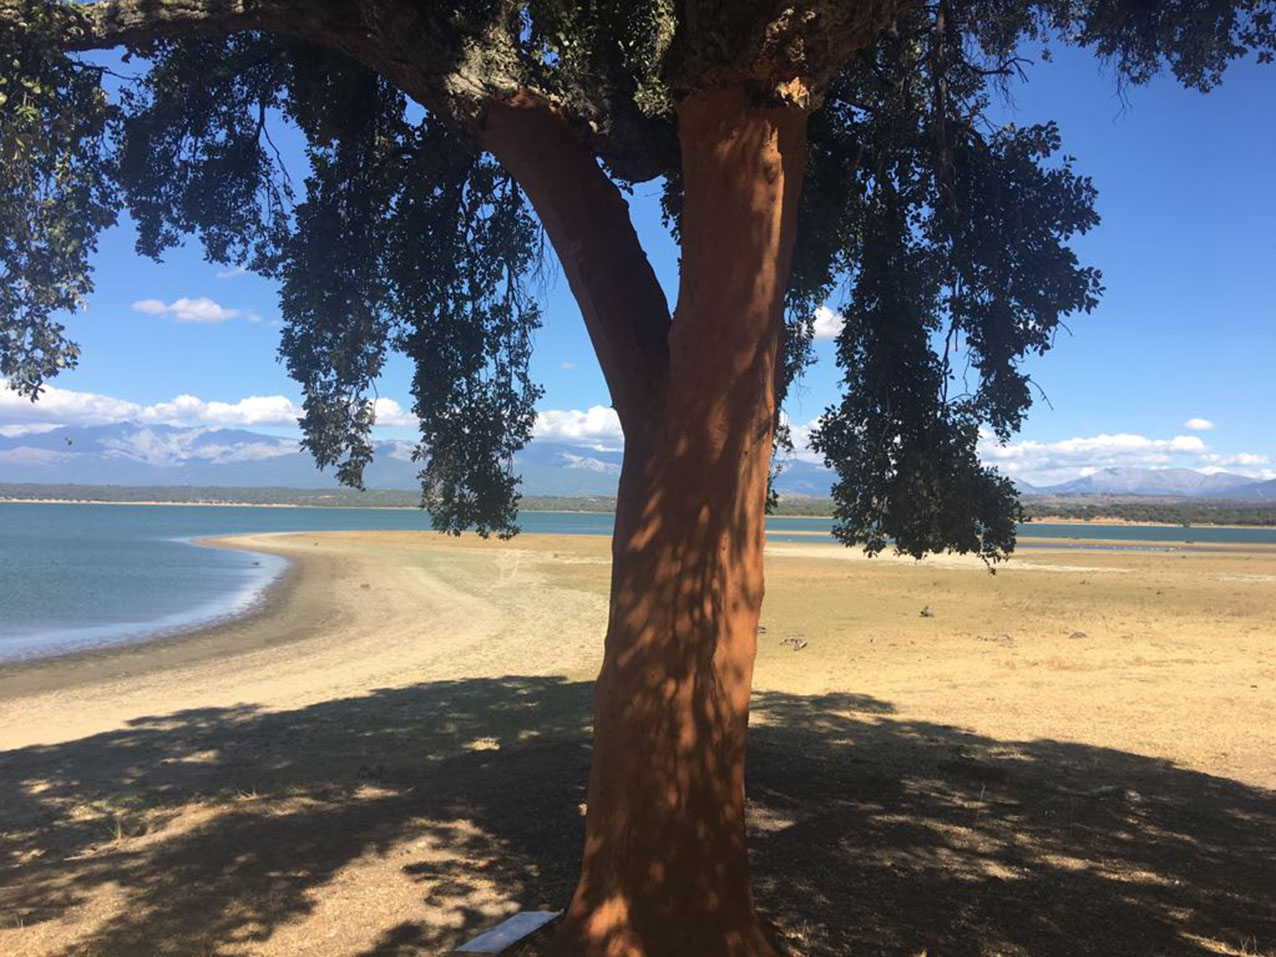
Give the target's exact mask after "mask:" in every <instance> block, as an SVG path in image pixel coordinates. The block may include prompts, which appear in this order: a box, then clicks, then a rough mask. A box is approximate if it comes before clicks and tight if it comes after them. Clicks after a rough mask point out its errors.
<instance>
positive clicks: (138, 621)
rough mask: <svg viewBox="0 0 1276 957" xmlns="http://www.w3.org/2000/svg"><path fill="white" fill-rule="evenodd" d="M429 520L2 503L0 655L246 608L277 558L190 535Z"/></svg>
mask: <svg viewBox="0 0 1276 957" xmlns="http://www.w3.org/2000/svg"><path fill="white" fill-rule="evenodd" d="M611 522H612V520H611V516H610V515H600V514H582V513H574V512H526V513H524V514H523V515H522V516H521V518H520V523H521V525H522V527H523V530H524V531H526V532H531V533H552V534H560V535H561V534H567V535H608V534H610V533H611ZM831 525H832V523H831V522H830V520H829V519H818V518H772V519H771V520H770V521H769V522H768V536H769V539H770V540H771V541H802V542H812V543H817V542H826V541H827V542H831V541H832V540H831V539H830V538H828V532H829V529H830V528H831ZM429 527H430V526H429V519H428V517H427V516H426V515H425V514H424V513H422V512H419V511H417V510H415V509H374V508H237V507H232V506H207V507H204V506H164V505H43V504H22V503H0V661H6V660H8V661H14V660H19V659H23V658H32V657H43V656H46V655H54V654H64V653H67V652H71V651H77V650H81V649H84V648H91V647H97V646H101V645H107V644H116V643H121V642H127V641H136V640H139V639H142V638H146V637H151V636H155V635H158V634H168V633H174V632H179V631H182V630H185V629H191V628H196V627H200V626H202V625H206V624H208V623H210V622H213V621H216V620H218V619H222V618H226V617H229V616H232V615H235V614H239V613H242V612H243V611H245V610H247V609H248V608H250V607H251V606H252V605H253V604H254V603H255V602H257V601H258V600H260V598H261V596H262V594H263V593H264V592H265V589H266V587H267V586H268V585H269V584H270V583H271V582H272V581H274V580H275V579H276V578H277V577H278V576H279V575H280V573H282V571H283V570H284V568H285V567H286V563H285V562H284V560H283V559H281V558H278V557H276V556H273V555H254V554H248V553H244V552H237V551H228V550H225V549H217V548H207V547H203V546H198V545H195V544H194V543H193V542H192V541H191V539H195V538H205V537H212V536H219V535H235V534H247V533H259V532H301V531H328V530H343V529H344V530H354V529H358V530H365V529H366V530H380V529H391V530H405V529H418V530H427V529H428V528H429ZM1020 534H1021V535H1023V536H1025V537H1028V536H1031V537H1032V538H1035V539H1049V540H1050V541H1049V542H1040V543H1034V542H1032V541H1024V542H1022V543H1021V547H1033V545H1034V544H1049V545H1052V546H1056V547H1057V546H1059V545H1065V546H1067V545H1073V546H1076V547H1083V546H1084V547H1094V546H1095V545H1096V544H1098V543H1099V542H1100V541H1102V543H1103V546H1104V547H1111V548H1122V547H1127V548H1129V547H1137V548H1146V547H1148V546H1147V545H1146V544H1143V543H1148V542H1151V543H1156V544H1155V545H1154V546H1152V547H1162V548H1175V547H1180V546H1182V545H1183V544H1185V543H1191V542H1219V543H1238V544H1240V543H1267V544H1276V529H1231V528H1174V527H1166V526H1130V525H1120V526H1099V525H1046V524H1038V523H1033V524H1032V525H1029V526H1023V527H1021V528H1020ZM1135 542H1138V543H1140V544H1138V545H1134V544H1132V543H1135Z"/></svg>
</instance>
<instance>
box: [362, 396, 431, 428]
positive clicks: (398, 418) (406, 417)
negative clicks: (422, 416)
mask: <svg viewBox="0 0 1276 957" xmlns="http://www.w3.org/2000/svg"><path fill="white" fill-rule="evenodd" d="M372 406H373V410H374V411H375V412H376V415H377V425H382V426H385V425H388V426H396V427H402V428H405V429H415V428H417V427H418V426H419V425H420V422H418V421H417V417H416V416H415V415H413V414H412V413H411V412H408V411H406V410H405V409H404V408H403V406H401V405H399V403H397V402H395V401H394V400H393V399H385V398H377V399H374V400H373V403H372Z"/></svg>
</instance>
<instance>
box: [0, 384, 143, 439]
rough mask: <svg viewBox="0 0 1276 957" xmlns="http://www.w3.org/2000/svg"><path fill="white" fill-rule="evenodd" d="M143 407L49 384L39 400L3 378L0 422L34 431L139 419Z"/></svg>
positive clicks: (0, 392) (0, 388) (0, 397)
mask: <svg viewBox="0 0 1276 957" xmlns="http://www.w3.org/2000/svg"><path fill="white" fill-rule="evenodd" d="M141 411H142V407H141V406H140V405H137V404H136V403H133V402H126V401H124V400H123V399H116V398H114V397H112V396H109V395H97V394H96V393H93V392H73V391H72V390H70V389H59V388H57V387H56V386H47V387H46V388H45V389H44V390H43V391H42V392H41V393H40V398H39V400H38V401H36V402H32V401H31V400H30V399H27V398H25V397H23V396H20V395H18V393H16V392H14V391H13V390H12V389H10V388H9V383H8V381H7V380H5V379H0V424H3V425H6V426H21V427H22V428H24V429H26V430H27V431H32V430H33V428H34V427H35V426H37V425H49V426H59V425H107V424H109V423H111V422H126V421H128V420H129V419H133V418H136V417H137V416H138V415H139V414H140V413H141Z"/></svg>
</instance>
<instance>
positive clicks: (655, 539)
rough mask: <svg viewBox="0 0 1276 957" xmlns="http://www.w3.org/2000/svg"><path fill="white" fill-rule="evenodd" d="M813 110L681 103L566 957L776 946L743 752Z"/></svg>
mask: <svg viewBox="0 0 1276 957" xmlns="http://www.w3.org/2000/svg"><path fill="white" fill-rule="evenodd" d="M805 120H806V116H805V113H804V112H803V111H802V110H800V109H797V108H792V107H780V108H765V109H764V108H758V107H755V106H752V105H751V104H750V103H749V102H748V100H747V98H746V95H745V94H744V92H743V91H742V90H740V89H739V88H734V87H733V88H722V89H717V90H714V91H711V92H708V93H702V94H697V95H695V96H693V97H691V98H689V99H688V100H686V101H685V102H684V103H683V104H682V106H681V107H680V109H679V133H680V138H681V141H682V151H683V177H684V185H685V205H684V211H683V219H682V238H683V263H682V277H681V289H680V294H679V300H678V304H677V308H676V310H675V313H674V319H673V323H672V327H671V328H670V332H669V336H668V344H669V348H668V361H667V367H666V372H665V374H664V376H663V378H662V380H661V381H660V382H659V383H658V384H657V387H656V388H655V390H654V392H653V394H652V395H651V396H650V397H649V400H648V404H647V408H646V414H645V415H644V416H643V417H642V418H641V419H637V418H636V417H634V416H630V417H629V419H630V421H629V423H628V424H627V425H626V435H625V464H624V468H623V470H622V473H621V479H620V490H619V498H618V502H617V514H616V531H615V537H614V539H613V543H612V560H613V568H612V582H611V605H610V617H609V622H608V630H607V639H606V649H605V655H604V662H603V667H602V671H601V673H600V675H599V677H598V682H597V686H596V701H595V727H594V755H593V766H592V769H591V773H590V781H589V793H588V807H587V814H586V824H585V829H586V836H585V859H584V863H583V866H582V870H581V876H580V883H579V885H578V887H577V889H576V893H575V895H574V897H573V899H572V902H571V906H570V908H569V910H568V914H567V916H566V918H565V920H564V923H563V926H562V928H561V930H560V932H559V934H558V935H557V937H556V938H555V951H556V952H557V953H560V954H591V955H592V954H600V955H601V954H607V955H611V954H646V955H684V954H685V955H697V957H700V955H705V957H707V955H714V954H731V955H737V954H739V955H755V954H771V953H773V948H772V947H771V945H770V944H769V943H768V941H767V938H766V935H765V934H764V932H763V930H762V928H761V926H760V924H759V922H758V918H757V915H756V913H755V910H754V905H753V898H752V893H751V891H750V887H749V878H748V861H747V851H746V846H745V827H744V759H745V740H746V736H747V730H748V708H749V694H750V689H751V684H752V677H753V660H754V653H755V650H756V643H757V624H758V615H759V611H760V609H761V604H762V595H763V573H762V548H763V542H764V536H765V529H764V505H765V498H766V487H767V476H768V472H769V467H770V457H771V438H772V427H773V423H774V419H775V407H774V395H775V383H774V376H775V364H776V355H777V351H778V347H779V342H780V336H781V333H782V328H783V321H782V305H783V303H782V300H783V293H784V288H785V283H786V281H787V275H788V265H789V255H790V251H791V248H792V242H793V234H794V228H795V223H794V209H795V206H796V201H797V196H798V191H799V188H800V183H801V170H802V162H803V153H804V143H805Z"/></svg>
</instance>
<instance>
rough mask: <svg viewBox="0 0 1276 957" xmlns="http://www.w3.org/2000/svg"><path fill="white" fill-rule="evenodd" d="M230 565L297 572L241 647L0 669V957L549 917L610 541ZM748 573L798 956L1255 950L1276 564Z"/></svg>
mask: <svg viewBox="0 0 1276 957" xmlns="http://www.w3.org/2000/svg"><path fill="white" fill-rule="evenodd" d="M222 544H225V545H227V546H228V547H241V548H248V549H252V550H259V551H266V552H272V553H275V554H280V555H283V556H285V557H287V558H288V559H290V560H291V562H292V570H291V572H290V573H289V574H288V575H287V576H286V578H285V580H284V581H283V582H282V583H281V585H279V586H278V587H277V588H276V589H275V590H274V591H273V592H272V594H271V596H270V597H269V599H268V601H267V602H266V603H265V605H263V606H262V607H261V608H260V609H259V610H258V611H257V612H256V613H254V614H253V615H252V616H250V617H248V618H245V619H242V620H239V621H236V622H233V623H230V624H226V625H222V626H220V627H217V628H214V629H210V630H208V631H205V632H201V633H198V634H196V635H191V636H185V637H182V638H178V639H172V640H168V641H161V642H153V643H149V644H146V645H137V646H131V647H128V648H124V649H117V650H114V651H102V652H97V653H94V654H91V655H81V656H77V657H75V658H71V659H67V660H58V661H51V662H46V663H42V664H33V665H27V666H23V667H21V668H9V669H3V670H0V847H3V858H2V860H3V868H2V869H0V953H5V954H62V953H66V954H70V953H93V954H135V953H175V954H176V953H181V954H188V953H200V954H271V955H274V954H278V955H293V954H315V955H327V954H369V953H405V954H406V953H440V952H443V951H445V950H446V949H447V948H448V947H449V946H451V945H454V944H455V943H456V942H457V941H458V940H460V939H462V938H463V937H464V936H465V934H467V933H469V932H471V931H472V930H473V929H474V928H476V927H481V926H483V925H484V924H486V923H490V922H491V921H492V920H494V919H496V918H498V917H499V916H501V915H503V914H505V913H508V912H510V911H512V910H515V909H518V908H519V907H536V906H546V907H560V906H562V904H563V903H564V901H565V897H566V894H567V893H568V892H569V890H570V885H571V880H572V877H573V874H574V866H575V862H576V860H577V856H578V854H579V840H580V814H579V809H578V806H579V803H580V801H581V800H582V795H583V781H584V775H585V771H586V768H587V761H588V721H589V710H590V702H589V696H590V684H589V682H590V679H591V678H592V676H593V674H594V673H595V671H596V669H597V665H598V661H599V657H600V653H601V635H602V630H603V625H604V622H605V611H606V587H607V573H608V543H607V542H606V540H605V539H602V538H591V537H585V536H561V537H559V536H526V537H523V538H520V539H518V540H516V541H515V542H514V543H512V544H508V545H507V544H500V543H495V542H492V543H484V542H480V541H477V540H473V539H462V540H459V541H457V540H452V539H446V538H442V537H440V536H436V535H432V534H421V533H407V532H403V533H396V532H378V533H352V532H332V533H322V534H305V535H271V536H253V537H242V538H236V539H234V540H231V541H225V542H223V543H222ZM768 554H769V559H768V561H769V571H768V595H767V601H766V606H765V611H764V622H765V625H766V631H765V632H764V633H763V634H761V635H760V636H759V656H758V665H757V675H756V686H757V694H756V696H755V705H754V720H753V727H754V732H753V740H752V743H751V752H750V753H751V757H750V768H751V771H750V777H751V780H750V793H751V795H752V798H751V807H750V814H751V820H750V824H751V849H752V854H753V859H754V871H755V884H756V887H757V892H758V898H759V902H760V907H761V908H762V910H763V912H764V913H765V914H766V916H767V919H768V920H769V921H770V922H771V923H772V924H773V926H774V927H775V929H776V933H777V936H778V937H779V938H780V939H782V940H783V941H785V942H786V945H787V946H789V947H790V948H791V949H792V950H793V951H794V952H796V953H810V954H830V955H831V954H843V953H851V952H856V953H859V952H866V953H891V954H894V953H899V954H905V953H908V954H915V953H916V952H917V951H918V950H919V949H921V948H922V947H925V946H930V947H931V948H932V949H933V950H934V951H935V952H938V953H945V954H948V953H952V954H967V953H968V954H994V953H996V954H1034V955H1035V954H1056V953H1057V954H1073V953H1078V954H1080V953H1095V954H1104V953H1117V952H1120V953H1158V954H1162V953H1163V954H1176V953H1183V954H1218V953H1223V954H1226V953H1250V954H1265V953H1272V951H1270V950H1265V949H1263V948H1270V947H1271V946H1273V945H1274V944H1276V912H1273V911H1272V909H1271V899H1272V898H1271V889H1272V888H1273V887H1276V865H1273V863H1272V862H1273V861H1274V860H1276V793H1274V792H1273V789H1274V788H1276V757H1273V756H1274V755H1276V705H1274V704H1273V702H1274V701H1276V549H1271V548H1263V547H1246V548H1235V547H1228V548H1226V549H1215V550H1201V551H1193V552H1190V553H1189V552H1176V553H1170V554H1166V553H1131V552H1122V553H1113V552H1101V551H1093V552H1083V551H1077V550H1071V549H1070V550H1066V551H1065V550H1058V551H1049V550H1044V549H1041V550H1038V549H1034V550H1033V551H1031V552H1030V553H1025V554H1024V555H1023V556H1021V557H1020V558H1019V559H1016V560H1015V561H1014V562H1012V563H1011V564H1010V566H1008V567H1006V568H1004V569H1002V570H1001V571H1000V572H999V573H998V574H997V575H996V576H995V577H994V576H990V575H988V574H987V572H986V571H984V570H983V567H982V565H980V564H979V563H978V562H977V561H968V560H963V559H956V558H946V559H940V560H932V561H928V562H925V563H922V564H916V563H913V562H911V561H908V560H897V559H892V558H879V559H875V560H873V561H868V560H865V559H863V558H862V557H858V556H857V555H856V554H855V553H852V552H849V551H845V550H841V549H837V548H834V547H830V546H826V545H821V544H805V543H793V544H787V543H786V544H779V545H775V546H773V547H772V548H771V549H770V550H769V553H768ZM923 609H928V610H929V611H930V616H928V617H923V616H922V615H921V611H922V610H923ZM788 637H803V638H805V639H806V641H807V644H806V647H805V648H803V649H802V650H801V651H800V652H794V651H792V650H791V646H790V645H786V644H781V641H782V640H783V639H785V638H788ZM1247 941H1253V942H1254V943H1253V944H1252V945H1250V944H1247V943H1246V942H1247ZM1113 947H1115V948H1116V949H1115V950H1114V949H1112V948H1113ZM1246 947H1249V948H1250V949H1248V950H1246V949H1244V948H1246ZM1105 948H1106V949H1105ZM1255 948H1257V949H1255Z"/></svg>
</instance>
